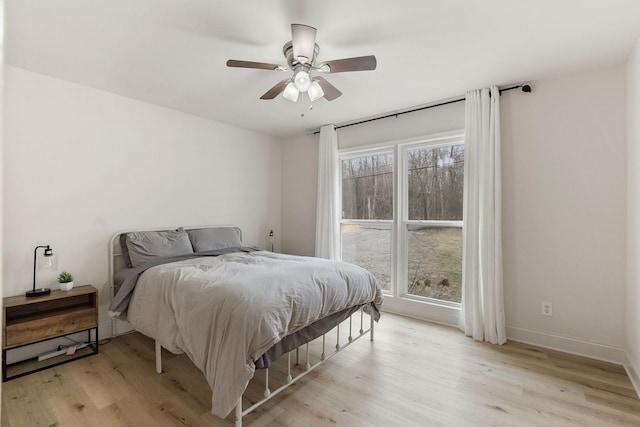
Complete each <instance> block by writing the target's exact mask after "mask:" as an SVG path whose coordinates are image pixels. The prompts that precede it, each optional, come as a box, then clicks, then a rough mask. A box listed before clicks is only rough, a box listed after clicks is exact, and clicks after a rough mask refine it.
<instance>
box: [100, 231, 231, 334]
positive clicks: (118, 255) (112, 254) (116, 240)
mask: <svg viewBox="0 0 640 427" xmlns="http://www.w3.org/2000/svg"><path fill="white" fill-rule="evenodd" d="M227 227H229V228H237V229H238V230H240V241H242V230H241V229H240V227H238V226H236V225H201V226H194V227H164V228H140V229H135V230H123V231H119V232H117V233H116V234H114V235H113V236H112V237H111V239H109V282H108V283H109V289H110V291H109V294H110V299H109V301H111V300H113V297H114V296H115V284H114V281H113V278H114V276H115V275H116V273H117V272H119V271H120V270H122V269H124V268H126V264H125V261H124V256H123V255H124V254H123V252H122V246H121V245H120V236H121V235H123V234H126V233H135V232H139V231H170V230H177V229H178V228H182V229H184V230H199V229H203V228H227ZM118 322H122V323H125V324H128V322H126V321H124V320H118V319H111V336H114V337H115V336H117V335H118V333H117V325H118ZM130 330H132V328H131V327H129V330H128V331H126V332H129V331H130Z"/></svg>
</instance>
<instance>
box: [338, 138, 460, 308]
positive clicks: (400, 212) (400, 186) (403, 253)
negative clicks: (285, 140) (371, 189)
mask: <svg viewBox="0 0 640 427" xmlns="http://www.w3.org/2000/svg"><path fill="white" fill-rule="evenodd" d="M464 143H465V141H464V130H456V131H452V132H446V133H439V134H431V135H424V136H421V137H418V138H412V139H409V140H400V141H392V142H386V143H383V144H378V145H365V146H360V147H357V148H353V147H350V148H349V149H345V150H339V151H338V162H339V180H340V181H339V182H340V185H339V186H338V187H339V193H340V194H339V200H340V212H342V162H343V160H348V159H353V158H357V157H364V156H368V155H376V154H382V153H391V154H392V155H393V218H392V220H353V219H343V218H342V214H341V215H340V221H339V223H338V227H340V229H339V230H338V231H339V232H340V242H339V244H340V257H341V258H342V233H341V228H342V225H343V224H362V225H366V224H371V223H391V233H390V235H391V242H390V244H391V247H390V255H391V266H390V268H391V270H390V280H391V283H390V289H391V290H390V291H387V290H385V291H384V293H385V295H386V296H387V297H391V298H393V299H396V298H397V299H399V300H404V301H413V302H417V303H421V304H428V305H431V306H439V307H445V308H450V309H454V310H459V309H460V303H457V302H451V301H446V300H440V299H435V298H429V297H424V296H420V295H414V294H409V293H408V243H409V231H408V229H409V226H410V225H420V226H428V227H455V228H462V229H463V230H464V222H463V220H461V221H443V220H409V209H408V206H409V200H408V198H409V191H408V179H409V174H408V157H409V156H408V151H409V150H413V149H416V148H419V149H422V148H426V149H433V148H440V147H448V146H451V145H464ZM465 160H466V159H465Z"/></svg>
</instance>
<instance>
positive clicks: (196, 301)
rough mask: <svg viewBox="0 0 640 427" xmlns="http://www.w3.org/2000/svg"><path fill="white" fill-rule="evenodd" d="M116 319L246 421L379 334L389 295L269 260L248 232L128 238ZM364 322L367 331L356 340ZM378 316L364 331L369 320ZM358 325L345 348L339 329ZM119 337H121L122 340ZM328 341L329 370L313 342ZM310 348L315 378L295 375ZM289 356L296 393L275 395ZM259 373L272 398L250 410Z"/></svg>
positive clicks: (362, 275) (348, 277)
mask: <svg viewBox="0 0 640 427" xmlns="http://www.w3.org/2000/svg"><path fill="white" fill-rule="evenodd" d="M109 252H110V283H111V286H112V301H111V304H110V306H109V314H110V316H111V317H112V318H114V319H123V320H125V319H126V320H127V321H128V322H129V323H130V324H131V326H132V327H133V328H134V329H135V330H136V331H138V332H140V333H142V334H144V335H146V336H148V337H151V338H152V339H154V340H155V342H156V371H157V372H158V373H160V372H161V371H162V367H161V349H162V347H164V348H165V349H167V350H168V351H170V352H172V353H186V354H187V355H188V357H189V358H190V359H191V361H192V362H193V363H194V364H195V365H196V366H197V367H198V368H199V369H200V370H201V371H202V372H203V374H204V376H205V378H206V379H207V382H208V383H209V386H210V387H211V390H212V404H211V412H212V413H213V414H214V415H217V416H220V417H223V418H224V417H226V416H228V414H229V413H230V412H231V411H232V410H233V409H234V408H235V414H236V426H241V425H242V417H243V416H244V415H246V414H248V413H249V412H251V411H253V410H254V409H255V408H257V407H258V406H260V405H261V404H262V403H264V402H265V401H266V400H268V399H270V398H271V397H273V396H275V395H276V394H277V393H278V392H280V391H281V390H282V389H284V388H286V387H288V386H289V385H290V384H293V383H294V382H296V381H297V380H298V379H300V378H301V377H303V376H304V374H306V373H307V372H308V371H310V370H311V369H313V368H315V367H316V366H318V365H319V364H321V363H322V362H323V361H324V360H327V359H328V358H329V357H330V356H333V355H334V354H335V353H337V352H338V351H340V350H341V349H342V348H344V347H346V346H347V345H349V344H351V343H352V342H353V341H355V340H356V339H358V338H360V337H362V336H364V335H365V334H370V337H371V340H373V332H374V328H373V325H374V321H377V320H378V318H379V316H380V311H379V309H380V307H381V304H382V301H383V295H382V290H381V288H380V287H379V286H378V284H377V281H376V279H375V278H374V277H373V275H371V273H369V272H368V271H366V270H364V269H362V268H360V267H358V266H355V265H353V264H348V263H343V262H338V261H329V260H324V259H320V258H313V257H301V256H293V255H285V254H278V253H274V252H271V251H263V250H259V249H257V248H253V247H245V246H243V244H242V233H241V230H240V229H239V228H238V227H234V226H224V227H193V228H177V229H170V230H132V231H124V232H120V233H118V234H116V235H114V236H113V238H112V239H111V241H110V251H109ZM358 311H359V313H360V330H359V334H358V335H356V336H355V337H354V336H353V333H352V331H351V329H352V328H351V325H352V320H351V319H352V315H354V314H356V313H358ZM363 312H366V313H367V315H368V317H369V325H368V329H365V327H364V320H363V318H364V314H363ZM346 319H349V320H348V321H349V329H350V331H349V338H348V342H347V343H346V344H345V345H341V344H340V335H339V325H340V323H342V322H343V321H345V320H346ZM333 328H337V330H338V342H337V343H336V346H335V349H336V351H335V352H332V353H331V354H330V355H329V356H327V355H326V354H325V349H324V348H325V343H324V334H325V333H326V332H328V331H329V330H331V329H333ZM114 334H117V332H116V333H114ZM319 337H322V355H321V360H320V362H319V363H317V364H315V365H313V366H311V364H310V363H309V360H310V358H309V346H308V343H309V342H310V341H312V340H314V339H316V338H319ZM305 344H306V352H307V354H306V371H305V372H304V374H300V375H297V376H296V377H295V378H294V377H292V376H291V370H290V366H291V353H292V352H293V350H295V353H296V363H299V348H300V346H302V345H305ZM283 355H286V356H287V357H288V364H289V372H288V376H287V380H286V384H285V385H284V386H283V387H280V388H279V389H277V390H276V391H274V392H273V393H272V392H271V391H270V390H269V388H268V387H269V386H268V368H269V365H270V364H271V363H272V362H273V361H274V360H276V359H277V358H279V357H280V356H283ZM255 369H264V370H265V372H266V373H267V377H266V386H265V392H264V399H262V400H260V401H259V402H256V403H255V404H253V405H251V406H250V407H249V408H247V409H243V405H242V394H243V392H244V390H245V389H246V387H247V384H248V383H249V380H250V379H251V378H252V377H253V375H254V372H255Z"/></svg>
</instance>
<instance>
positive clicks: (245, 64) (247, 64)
mask: <svg viewBox="0 0 640 427" xmlns="http://www.w3.org/2000/svg"><path fill="white" fill-rule="evenodd" d="M227 67H237V68H257V69H259V70H270V71H275V70H279V69H282V68H283V67H282V66H281V65H278V64H267V63H266V62H253V61H238V60H237V59H230V60H228V61H227Z"/></svg>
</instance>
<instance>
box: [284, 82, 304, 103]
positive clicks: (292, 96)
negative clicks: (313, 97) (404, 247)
mask: <svg viewBox="0 0 640 427" xmlns="http://www.w3.org/2000/svg"><path fill="white" fill-rule="evenodd" d="M299 94H300V91H299V90H298V89H297V88H296V85H295V84H294V83H293V82H289V83H288V84H287V87H285V88H284V91H283V92H282V96H284V97H285V98H286V99H288V100H289V101H291V102H297V101H298V95H299Z"/></svg>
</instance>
